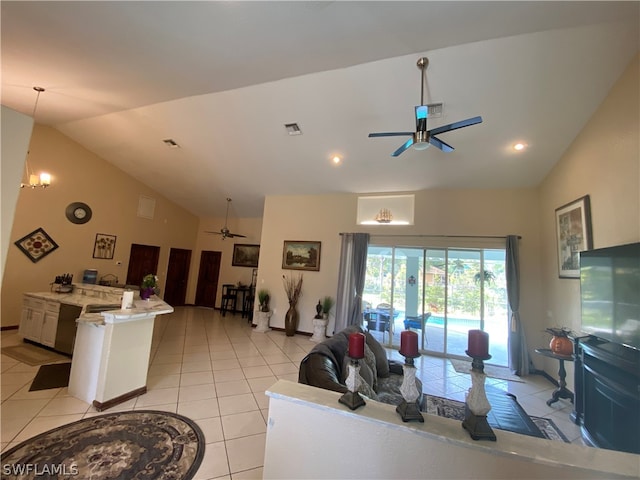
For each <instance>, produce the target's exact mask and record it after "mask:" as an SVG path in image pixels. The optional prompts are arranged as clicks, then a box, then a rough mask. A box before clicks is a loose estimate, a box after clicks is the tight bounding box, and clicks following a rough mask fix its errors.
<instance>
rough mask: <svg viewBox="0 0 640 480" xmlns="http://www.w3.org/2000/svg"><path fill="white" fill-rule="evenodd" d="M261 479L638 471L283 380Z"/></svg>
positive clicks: (619, 459) (639, 468)
mask: <svg viewBox="0 0 640 480" xmlns="http://www.w3.org/2000/svg"><path fill="white" fill-rule="evenodd" d="M267 395H268V396H269V397H270V398H269V418H268V420H267V440H266V446H265V459H264V470H263V477H264V478H265V479H285V478H291V479H302V478H309V479H321V478H326V479H335V478H362V479H375V478H379V479H389V478H403V479H409V478H437V479H461V478H474V479H475V478H478V479H479V478H487V479H515V478H553V479H559V478H566V479H588V478H594V479H596V478H598V479H599V478H608V479H613V478H638V475H639V474H640V464H639V463H638V455H633V454H630V453H622V452H615V451H612V450H604V449H595V448H591V447H585V446H581V445H573V444H567V443H563V442H558V441H552V440H545V439H540V438H533V437H528V436H526V435H519V434H515V433H511V432H505V431H503V430H494V433H495V434H496V437H497V440H496V441H495V442H490V441H473V440H471V438H470V437H469V435H468V434H467V432H466V431H465V430H464V429H463V428H462V426H461V422H460V421H457V420H451V419H447V418H441V417H437V416H432V415H427V414H424V419H425V421H424V423H418V422H410V423H403V422H402V420H401V419H400V417H399V416H398V414H397V413H396V411H395V407H394V406H393V405H387V404H383V403H379V402H375V401H372V400H369V401H367V404H366V405H365V406H364V407H361V408H359V409H357V410H355V411H351V410H349V409H348V408H347V407H345V406H344V405H342V404H340V403H339V402H338V399H339V398H340V394H339V393H337V392H331V391H328V390H322V389H319V388H315V387H310V386H308V385H301V384H296V383H292V382H287V381H284V380H280V381H278V382H277V383H276V384H274V385H272V386H271V387H270V388H269V390H268V391H267Z"/></svg>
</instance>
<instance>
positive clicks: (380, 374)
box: [298, 326, 422, 405]
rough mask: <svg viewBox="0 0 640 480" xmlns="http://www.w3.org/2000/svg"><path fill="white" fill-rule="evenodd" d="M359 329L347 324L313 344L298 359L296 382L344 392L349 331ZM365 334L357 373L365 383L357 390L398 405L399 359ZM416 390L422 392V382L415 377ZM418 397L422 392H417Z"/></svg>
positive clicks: (399, 383) (373, 397)
mask: <svg viewBox="0 0 640 480" xmlns="http://www.w3.org/2000/svg"><path fill="white" fill-rule="evenodd" d="M353 332H362V330H361V329H360V328H358V327H355V326H353V327H347V328H346V329H344V330H342V331H341V332H338V333H336V334H335V335H334V336H333V337H330V338H328V339H327V340H325V341H323V342H321V343H319V344H317V345H316V346H315V347H313V349H312V350H311V351H310V352H309V354H308V355H307V356H306V357H304V358H303V359H302V361H301V362H300V369H299V371H298V383H304V384H306V385H311V386H313V387H318V388H324V389H325V390H333V391H335V392H340V393H345V392H347V391H348V390H347V387H346V385H345V379H346V376H347V364H348V362H349V358H348V356H347V352H348V350H349V335H350V334H351V333H353ZM363 333H364V334H365V336H366V346H365V358H364V359H363V360H362V361H361V362H360V375H361V377H362V379H363V380H364V381H365V383H366V385H362V387H361V389H360V390H359V391H360V393H361V394H363V395H365V396H367V397H369V398H371V399H373V400H378V401H380V402H384V403H388V404H391V405H398V404H400V403H401V402H402V400H403V399H402V394H401V393H400V385H402V379H403V374H402V363H400V362H396V361H394V360H388V358H387V354H386V351H385V349H384V347H382V345H380V343H379V342H378V341H377V340H376V339H375V338H374V337H373V336H372V335H371V334H370V333H369V332H363ZM416 383H417V387H418V391H419V392H420V393H422V383H421V382H420V380H419V379H416ZM421 399H422V395H421Z"/></svg>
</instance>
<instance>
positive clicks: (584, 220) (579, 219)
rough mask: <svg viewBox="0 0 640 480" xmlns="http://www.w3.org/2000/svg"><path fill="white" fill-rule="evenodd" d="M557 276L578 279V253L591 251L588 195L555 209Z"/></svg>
mask: <svg viewBox="0 0 640 480" xmlns="http://www.w3.org/2000/svg"><path fill="white" fill-rule="evenodd" d="M556 237H557V248H558V275H559V277H560V278H580V252H581V251H583V250H591V249H592V248H593V240H592V238H591V207H590V204H589V195H585V196H584V197H581V198H578V199H577V200H574V201H573V202H571V203H567V204H566V205H563V206H562V207H560V208H557V209H556Z"/></svg>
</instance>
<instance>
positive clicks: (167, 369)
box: [0, 307, 582, 480]
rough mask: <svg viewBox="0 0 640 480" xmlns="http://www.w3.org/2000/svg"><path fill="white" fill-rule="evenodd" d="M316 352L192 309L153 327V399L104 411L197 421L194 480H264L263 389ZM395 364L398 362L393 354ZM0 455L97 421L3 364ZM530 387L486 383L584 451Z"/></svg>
mask: <svg viewBox="0 0 640 480" xmlns="http://www.w3.org/2000/svg"><path fill="white" fill-rule="evenodd" d="M1 340H2V346H7V345H14V344H18V343H20V342H21V341H22V340H21V338H20V337H19V336H18V334H17V331H16V330H8V331H4V332H2V334H1ZM313 346H314V343H312V342H310V341H309V337H308V336H304V335H295V336H294V337H286V336H285V335H284V332H279V331H271V332H269V333H266V334H264V333H257V332H255V331H254V330H253V329H252V328H251V327H250V325H249V324H248V322H247V320H246V319H243V318H240V315H236V316H234V315H227V316H226V317H224V318H223V317H221V316H220V315H219V312H217V311H215V312H214V311H212V310H209V309H202V308H195V307H181V308H176V312H175V313H173V314H171V315H162V316H160V317H158V318H157V320H156V328H155V331H154V341H153V346H152V352H151V365H150V368H149V377H148V382H147V388H148V391H147V393H146V394H144V395H141V396H140V397H137V398H135V399H132V400H129V401H128V402H126V403H123V404H120V405H118V406H116V407H113V408H111V409H109V410H107V411H106V412H104V413H108V412H114V411H121V410H136V409H153V410H166V411H171V412H175V413H179V414H182V415H185V416H188V417H189V418H191V419H193V420H194V421H196V422H197V424H198V425H199V426H200V428H201V429H202V431H203V432H204V435H205V438H206V442H207V445H206V450H205V456H204V460H203V462H202V465H201V467H200V469H199V471H198V473H197V475H196V477H195V478H196V479H213V478H226V479H234V480H235V479H250V478H262V465H263V456H264V445H265V437H266V418H267V412H268V407H269V404H268V397H267V396H266V395H265V394H264V391H265V389H267V388H268V387H269V386H270V385H272V384H273V383H274V382H275V381H276V380H278V379H287V380H291V381H294V382H297V380H298V373H297V372H298V365H299V362H300V360H302V358H303V357H304V356H305V355H306V354H307V352H308V351H309V350H310V349H311V348H312V347H313ZM390 357H391V358H396V359H401V357H400V356H399V354H398V353H397V352H390ZM416 366H417V368H418V374H419V376H420V377H421V378H422V382H423V386H424V388H423V389H424V393H429V394H433V395H438V396H442V397H448V398H452V399H457V400H462V401H464V392H465V391H466V390H467V389H468V388H469V387H470V377H469V375H465V374H459V373H457V372H456V371H455V370H454V369H453V367H452V366H451V364H450V363H449V362H448V361H446V360H444V359H442V358H434V357H427V356H422V357H420V358H419V359H418V361H417V364H416ZM0 367H1V372H2V374H1V376H0V380H1V385H2V389H1V394H2V404H1V407H0V414H1V436H0V442H1V445H0V446H1V448H2V450H6V449H7V448H11V447H12V446H14V445H16V444H18V443H19V442H21V441H23V440H26V439H28V438H30V437H32V436H34V435H37V434H39V433H42V432H44V431H47V430H50V429H52V428H55V427H58V426H60V425H64V424H66V423H70V422H73V421H76V420H80V419H82V418H85V417H88V416H92V415H100V412H96V411H95V409H94V408H93V407H92V406H90V405H89V404H87V403H85V402H83V401H81V400H78V399H76V398H74V397H71V396H69V395H68V392H67V389H66V388H56V389H50V390H41V391H36V392H29V391H28V390H29V386H30V385H31V381H32V380H33V378H34V376H35V374H36V372H37V371H38V367H31V366H29V365H26V364H24V363H20V362H18V361H16V360H14V359H12V358H10V357H7V356H5V355H2V356H1V363H0ZM526 380H527V381H526V382H525V383H519V382H509V381H505V380H496V379H487V384H491V385H494V386H496V387H498V388H501V389H503V390H505V391H509V392H511V393H514V394H515V395H516V396H517V397H518V401H519V402H520V404H521V405H522V406H523V407H524V409H525V410H526V411H527V413H529V414H530V415H535V416H539V417H549V418H551V419H552V420H553V421H554V422H555V423H556V425H557V426H558V427H559V428H560V429H561V430H562V431H563V432H564V434H565V435H566V436H567V438H569V440H571V441H573V442H576V443H582V441H581V440H580V432H579V429H578V427H576V426H575V425H574V424H573V423H571V421H570V420H569V413H570V412H571V404H570V403H569V402H567V401H565V400H560V401H559V402H557V403H555V404H554V405H553V406H552V407H548V406H547V405H546V403H545V402H546V400H548V399H549V398H550V397H551V392H552V391H553V389H554V387H553V385H552V384H551V383H550V382H549V381H548V380H546V379H544V378H543V377H540V376H530V377H528V378H527V379H526Z"/></svg>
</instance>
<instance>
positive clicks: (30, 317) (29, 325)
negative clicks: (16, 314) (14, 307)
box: [18, 296, 46, 342]
mask: <svg viewBox="0 0 640 480" xmlns="http://www.w3.org/2000/svg"><path fill="white" fill-rule="evenodd" d="M45 303H46V302H45V301H44V300H40V299H38V298H33V297H28V296H25V297H24V300H23V301H22V318H20V328H19V329H18V332H19V333H20V335H22V336H23V337H24V338H27V339H29V340H32V341H34V342H39V341H40V337H41V335H42V323H43V321H44V307H45Z"/></svg>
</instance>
